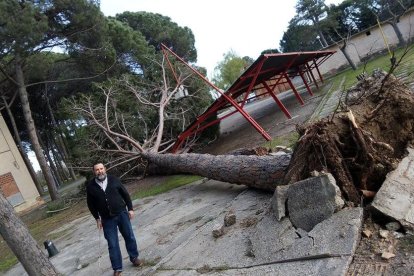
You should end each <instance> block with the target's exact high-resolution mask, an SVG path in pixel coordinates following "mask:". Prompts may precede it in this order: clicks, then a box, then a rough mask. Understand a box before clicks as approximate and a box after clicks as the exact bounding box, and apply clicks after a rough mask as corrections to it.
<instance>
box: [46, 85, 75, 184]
mask: <svg viewBox="0 0 414 276" xmlns="http://www.w3.org/2000/svg"><path fill="white" fill-rule="evenodd" d="M45 98H46V104H47V109H48V110H49V114H50V118H51V121H52V124H53V129H54V131H53V136H54V139H55V141H56V147H57V148H58V150H59V153H60V154H61V156H62V159H63V162H64V163H65V165H66V167H67V169H68V171H69V174H70V176H71V178H72V179H73V180H76V174H75V171H74V170H73V167H72V164H71V163H70V162H69V155H68V152H67V150H66V145H65V143H64V141H63V137H62V132H61V131H60V129H59V125H58V123H57V122H56V119H55V115H54V114H53V110H52V107H51V106H50V101H49V96H48V94H47V87H46V89H45Z"/></svg>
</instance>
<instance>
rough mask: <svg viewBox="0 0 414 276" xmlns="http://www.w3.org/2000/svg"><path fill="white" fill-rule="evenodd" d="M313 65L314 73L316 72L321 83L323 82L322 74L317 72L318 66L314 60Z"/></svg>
mask: <svg viewBox="0 0 414 276" xmlns="http://www.w3.org/2000/svg"><path fill="white" fill-rule="evenodd" d="M313 64H315V68H316V72H318V75H319V79H320V80H321V82H323V77H322V74H321V72H320V71H319V66H318V64H316V61H315V59H314V60H313Z"/></svg>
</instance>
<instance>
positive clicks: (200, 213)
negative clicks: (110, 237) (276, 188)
mask: <svg viewBox="0 0 414 276" xmlns="http://www.w3.org/2000/svg"><path fill="white" fill-rule="evenodd" d="M271 196H272V195H271V194H268V193H263V192H261V191H256V190H252V189H246V188H245V187H244V186H237V185H232V184H228V183H223V182H218V181H214V180H208V181H206V182H203V181H199V182H197V183H194V184H191V185H188V186H185V187H181V188H178V189H175V190H173V191H170V192H168V193H165V194H162V195H159V196H156V197H149V198H145V199H143V200H137V201H134V205H135V207H136V209H137V210H138V211H137V214H138V215H137V216H136V217H135V218H134V219H133V220H132V224H133V227H134V230H135V232H136V235H137V238H138V244H139V249H140V254H141V258H142V259H143V260H144V261H145V263H146V264H145V266H144V267H142V268H135V267H132V266H131V265H130V264H129V262H128V260H127V258H128V257H127V255H126V253H125V249H124V248H122V249H123V256H124V265H125V267H124V273H123V275H200V274H203V273H206V272H209V274H210V275H315V276H316V275H344V273H345V271H346V269H347V267H348V265H349V263H350V262H351V259H352V254H353V252H354V250H355V248H356V245H357V241H358V239H359V233H360V227H361V221H362V209H360V208H352V209H344V210H342V211H340V212H338V213H336V214H334V215H333V216H332V217H331V218H330V219H328V220H326V221H324V222H322V223H320V224H318V225H317V226H316V227H315V228H314V229H313V230H312V231H310V232H309V233H306V232H304V231H303V230H302V231H300V230H296V229H295V228H294V227H293V226H292V224H291V223H290V221H289V219H283V220H282V221H280V222H279V221H277V220H276V218H275V217H274V216H273V214H272V212H271V211H270V209H269V205H270V197H271ZM230 210H231V211H233V212H234V213H235V215H236V217H237V219H236V223H235V224H234V225H232V226H228V227H225V234H224V235H223V236H221V237H219V238H214V237H213V235H212V230H213V228H215V227H216V225H223V218H224V216H225V214H227V213H228V212H230ZM55 233H60V234H62V237H61V238H59V239H56V240H54V244H55V246H56V247H57V249H58V250H59V251H60V253H59V254H57V255H56V256H54V257H52V258H51V260H52V262H53V264H54V265H55V266H56V268H57V269H58V270H59V271H60V272H61V273H63V274H64V275H108V276H109V275H111V273H112V271H111V268H110V265H109V258H108V253H107V249H106V242H105V241H104V239H103V237H102V233H99V232H98V230H97V229H96V225H95V221H94V220H93V219H92V217H91V216H86V217H82V218H79V219H78V220H76V221H73V222H71V223H68V224H67V225H65V226H63V227H62V228H60V229H58V230H57V231H55ZM51 234H53V233H51ZM121 246H122V247H123V243H121ZM6 275H13V276H15V275H25V272H24V270H23V268H22V267H21V266H20V265H17V266H16V267H14V268H13V269H11V270H10V271H8V273H6Z"/></svg>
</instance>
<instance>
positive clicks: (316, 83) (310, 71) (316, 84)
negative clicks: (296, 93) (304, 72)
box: [306, 62, 319, 88]
mask: <svg viewBox="0 0 414 276" xmlns="http://www.w3.org/2000/svg"><path fill="white" fill-rule="evenodd" d="M306 68H307V69H308V72H309V74H310V75H311V77H312V80H313V83H314V84H315V86H316V88H319V85H318V82H317V81H316V79H315V76H314V75H313V73H312V68H310V66H309V64H308V63H307V62H306Z"/></svg>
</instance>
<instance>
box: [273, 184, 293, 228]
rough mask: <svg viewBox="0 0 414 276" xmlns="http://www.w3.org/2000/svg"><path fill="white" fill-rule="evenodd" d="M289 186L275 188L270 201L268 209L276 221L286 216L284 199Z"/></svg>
mask: <svg viewBox="0 0 414 276" xmlns="http://www.w3.org/2000/svg"><path fill="white" fill-rule="evenodd" d="M288 189H289V185H285V186H276V189H275V192H274V194H273V197H272V199H271V200H270V207H271V209H272V211H273V214H274V215H275V216H276V218H277V220H278V221H280V220H281V219H282V218H284V217H285V216H286V207H285V206H286V199H287V191H288Z"/></svg>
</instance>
